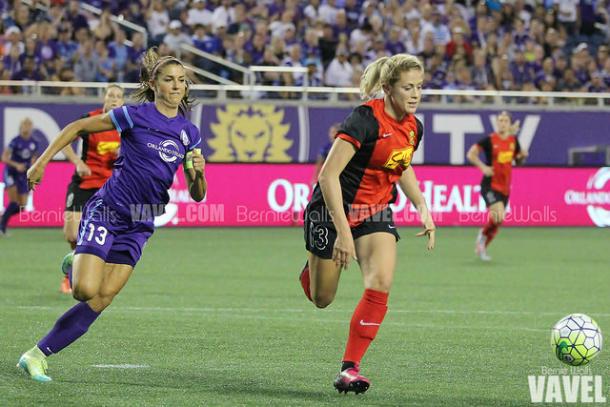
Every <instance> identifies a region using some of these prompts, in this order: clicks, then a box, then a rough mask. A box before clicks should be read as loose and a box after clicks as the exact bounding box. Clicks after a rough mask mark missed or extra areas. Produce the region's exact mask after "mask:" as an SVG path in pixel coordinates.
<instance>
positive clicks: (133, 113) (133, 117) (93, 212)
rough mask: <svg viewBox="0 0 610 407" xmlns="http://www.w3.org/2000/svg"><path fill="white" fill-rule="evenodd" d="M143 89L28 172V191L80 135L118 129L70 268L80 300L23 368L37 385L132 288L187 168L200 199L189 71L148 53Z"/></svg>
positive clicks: (76, 125) (87, 122)
mask: <svg viewBox="0 0 610 407" xmlns="http://www.w3.org/2000/svg"><path fill="white" fill-rule="evenodd" d="M142 65H143V66H142V70H141V86H140V88H139V89H138V90H137V91H136V93H135V95H134V97H135V98H136V99H137V100H139V101H141V102H147V101H148V102H149V103H143V104H140V105H136V106H122V107H117V108H115V109H113V110H111V111H110V112H108V113H105V114H102V115H97V116H93V117H89V118H85V119H81V120H77V121H75V122H72V123H70V124H69V125H68V126H66V127H65V128H64V129H63V130H62V131H61V133H60V134H59V136H58V137H57V139H56V140H55V141H54V142H53V143H52V144H51V145H50V146H49V148H47V149H46V150H45V152H44V153H43V154H42V155H41V156H40V158H39V159H38V160H37V161H36V162H35V163H34V164H33V166H32V168H30V170H29V171H28V183H29V184H30V186H31V187H33V186H34V185H36V184H38V183H39V182H40V180H41V179H42V175H43V172H44V169H45V166H46V164H47V163H48V162H49V161H50V160H51V158H53V156H54V155H55V154H57V153H58V152H59V151H60V150H61V149H62V148H64V147H65V146H66V145H68V143H71V142H72V141H73V140H74V139H75V138H76V137H77V135H78V133H79V132H81V131H87V132H92V133H93V132H100V131H106V130H111V129H113V128H116V130H117V131H118V132H119V133H120V134H121V155H120V157H119V159H118V160H117V161H116V163H115V169H114V171H113V174H112V176H111V177H110V179H109V180H108V181H107V182H106V183H105V184H104V186H103V187H102V188H101V189H100V190H99V191H98V192H97V193H96V194H95V195H94V196H93V197H92V198H91V199H90V200H89V201H88V202H87V205H86V206H85V208H84V210H83V215H82V219H81V224H80V227H79V236H78V241H77V246H76V255H75V257H74V265H73V281H72V290H73V296H74V298H75V299H77V300H79V301H80V302H79V303H78V304H77V305H75V306H74V307H72V308H71V309H70V310H68V311H67V312H66V313H65V314H64V315H62V316H61V317H60V318H59V319H58V320H57V322H56V323H55V326H54V327H53V328H52V329H51V331H50V332H49V333H48V334H47V335H46V336H45V337H44V338H42V339H41V340H40V341H39V342H38V344H37V345H36V346H34V347H33V348H32V349H30V350H29V351H27V352H26V353H24V354H23V355H22V356H21V358H20V359H19V363H18V367H21V368H22V369H24V370H25V371H26V372H27V373H29V374H30V376H31V377H32V379H34V380H36V381H40V382H46V381H50V380H51V378H50V377H49V376H47V374H46V371H47V360H46V358H47V356H50V355H52V354H54V353H57V352H59V351H60V350H62V349H63V348H65V347H66V346H68V345H70V344H71V343H72V342H74V341H75V340H77V339H78V338H79V337H81V336H82V335H83V334H84V333H85V332H87V330H88V329H89V326H90V325H91V324H92V323H93V322H94V321H95V320H96V319H97V317H98V316H99V315H100V313H101V312H102V311H103V310H104V309H105V308H106V307H108V305H110V303H111V302H112V300H113V298H114V297H115V296H116V295H117V294H118V293H119V291H121V289H122V288H123V286H125V284H126V283H127V280H128V279H129V276H130V275H131V273H132V271H133V269H134V267H135V265H136V263H137V262H138V260H139V259H140V256H141V254H142V249H143V247H144V244H145V243H146V241H147V240H148V238H149V237H150V236H151V235H152V234H153V231H154V224H153V220H154V216H155V215H160V214H161V213H163V211H164V208H165V205H166V204H167V203H168V202H169V195H168V192H167V191H168V189H169V188H170V186H171V185H172V182H173V179H174V175H175V173H176V171H177V170H178V168H179V167H180V165H181V164H183V163H184V168H185V171H184V172H185V176H186V179H187V182H188V186H189V192H190V195H191V197H192V198H193V199H194V200H196V201H201V200H203V198H204V197H205V192H206V189H207V184H206V181H205V177H204V165H205V161H204V159H203V156H202V155H201V152H200V151H201V150H200V149H198V148H197V146H198V145H199V144H200V143H201V136H200V135H199V130H198V129H197V128H196V127H195V126H194V125H193V124H192V123H191V122H190V121H189V120H188V119H186V118H185V117H184V115H185V113H186V112H187V110H188V109H189V106H190V103H191V100H190V99H189V96H188V83H187V77H186V72H185V68H184V66H183V65H182V63H181V62H180V60H178V59H177V58H174V57H169V56H168V57H162V58H160V57H159V55H158V54H157V52H156V49H154V48H153V49H150V50H149V51H148V52H147V53H146V55H145V57H144V58H143V60H142Z"/></svg>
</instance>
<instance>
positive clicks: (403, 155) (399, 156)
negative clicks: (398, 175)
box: [384, 146, 413, 170]
mask: <svg viewBox="0 0 610 407" xmlns="http://www.w3.org/2000/svg"><path fill="white" fill-rule="evenodd" d="M412 156H413V146H409V147H406V148H401V149H395V150H392V152H391V153H390V156H389V157H388V160H387V161H386V163H385V164H384V167H385V168H387V169H389V170H394V169H396V167H398V166H399V165H400V166H401V167H402V168H403V169H407V167H409V164H411V157H412Z"/></svg>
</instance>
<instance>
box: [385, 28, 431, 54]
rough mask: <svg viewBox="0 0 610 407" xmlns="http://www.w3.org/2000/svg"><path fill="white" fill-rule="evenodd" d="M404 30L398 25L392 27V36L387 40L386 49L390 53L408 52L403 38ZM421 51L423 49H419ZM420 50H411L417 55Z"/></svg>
mask: <svg viewBox="0 0 610 407" xmlns="http://www.w3.org/2000/svg"><path fill="white" fill-rule="evenodd" d="M401 34H402V30H401V28H400V27H398V26H394V27H392V28H391V29H390V37H389V38H388V40H387V41H386V42H385V49H386V51H388V53H389V54H390V55H395V54H404V53H405V52H407V48H406V47H405V44H404V41H403V40H402V38H401ZM422 43H423V42H422ZM419 51H421V50H419ZM419 51H418V52H409V53H410V54H413V55H417V54H419Z"/></svg>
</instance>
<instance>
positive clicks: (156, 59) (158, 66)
mask: <svg viewBox="0 0 610 407" xmlns="http://www.w3.org/2000/svg"><path fill="white" fill-rule="evenodd" d="M167 65H180V66H182V67H183V68H184V65H183V64H182V62H181V61H180V60H179V59H178V58H176V57H172V56H165V57H161V56H159V53H158V52H157V47H151V48H149V49H148V50H147V51H146V53H145V54H144V56H143V57H142V66H141V68H140V87H139V88H138V89H136V91H135V92H134V93H133V95H132V98H133V99H135V100H136V101H138V102H140V103H144V102H154V100H155V91H154V89H153V88H152V87H151V86H150V82H151V81H154V80H156V79H157V76H158V75H159V74H160V73H161V70H162V68H163V67H165V66H167ZM185 69H186V68H185ZM188 85H189V80H188V79H187V82H186V92H185V94H184V98H182V101H180V106H179V107H178V111H179V112H180V113H181V114H182V115H185V114H186V113H187V112H188V111H189V110H191V106H192V104H193V99H190V98H189V86H188Z"/></svg>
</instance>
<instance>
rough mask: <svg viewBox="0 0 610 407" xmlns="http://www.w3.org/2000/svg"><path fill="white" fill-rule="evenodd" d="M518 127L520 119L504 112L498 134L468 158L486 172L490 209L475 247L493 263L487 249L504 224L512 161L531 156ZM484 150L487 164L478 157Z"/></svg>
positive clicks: (483, 187)
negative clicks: (519, 135) (513, 120)
mask: <svg viewBox="0 0 610 407" xmlns="http://www.w3.org/2000/svg"><path fill="white" fill-rule="evenodd" d="M519 125H520V123H519V120H517V121H515V122H514V123H513V122H512V118H511V115H510V113H509V112H507V111H503V112H501V113H500V115H499V116H498V119H497V129H498V131H497V132H495V133H491V134H490V135H489V136H488V137H485V138H483V139H481V140H480V141H479V142H478V143H476V144H473V145H472V147H470V150H468V153H467V155H466V156H467V158H468V161H470V162H471V163H472V164H474V165H476V166H477V167H479V169H480V170H481V172H482V173H483V179H482V181H481V196H482V197H483V199H484V200H485V203H486V204H487V208H488V210H489V217H488V220H487V223H486V224H485V226H483V228H482V229H481V230H479V234H478V236H477V240H476V245H475V252H476V254H477V255H478V256H479V257H480V258H481V260H483V261H490V260H491V257H490V256H489V255H488V254H487V246H489V244H490V243H491V241H492V240H493V238H494V237H495V236H496V234H497V233H498V229H499V228H500V225H501V224H502V222H503V221H504V215H505V212H506V205H507V204H508V196H509V195H510V179H511V172H512V166H513V161H515V162H516V163H517V164H522V163H523V162H524V161H525V158H526V157H527V154H528V153H527V151H524V150H522V149H521V146H520V145H519V140H518V139H517V136H516V135H515V134H517V133H518V132H519ZM481 151H482V152H483V153H484V154H485V162H483V161H482V160H481V159H480V158H479V153H480V152H481Z"/></svg>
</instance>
